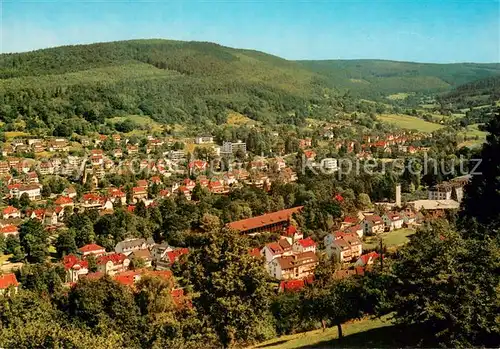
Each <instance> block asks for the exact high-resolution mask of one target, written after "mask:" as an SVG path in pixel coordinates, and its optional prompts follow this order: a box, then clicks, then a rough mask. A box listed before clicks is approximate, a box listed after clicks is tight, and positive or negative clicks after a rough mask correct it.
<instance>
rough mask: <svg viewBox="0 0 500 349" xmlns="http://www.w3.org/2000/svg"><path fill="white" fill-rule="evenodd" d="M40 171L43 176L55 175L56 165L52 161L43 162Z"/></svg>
mask: <svg viewBox="0 0 500 349" xmlns="http://www.w3.org/2000/svg"><path fill="white" fill-rule="evenodd" d="M38 170H39V171H40V173H41V174H42V175H49V174H54V171H55V169H54V165H53V164H52V162H50V161H46V162H41V163H40V166H39V169H38Z"/></svg>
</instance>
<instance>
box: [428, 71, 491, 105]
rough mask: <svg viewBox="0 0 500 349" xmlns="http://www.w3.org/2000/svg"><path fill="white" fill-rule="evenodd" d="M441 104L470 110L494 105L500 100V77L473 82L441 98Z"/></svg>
mask: <svg viewBox="0 0 500 349" xmlns="http://www.w3.org/2000/svg"><path fill="white" fill-rule="evenodd" d="M438 100H439V102H440V103H441V104H444V105H446V104H452V105H454V106H455V107H457V108H470V107H477V106H482V105H486V104H494V103H495V102H496V101H498V100H500V75H496V76H491V77H488V78H484V79H479V80H476V81H472V82H469V83H466V84H463V85H460V86H458V87H457V88H455V89H453V91H450V92H447V93H445V94H443V95H441V96H439V99H438Z"/></svg>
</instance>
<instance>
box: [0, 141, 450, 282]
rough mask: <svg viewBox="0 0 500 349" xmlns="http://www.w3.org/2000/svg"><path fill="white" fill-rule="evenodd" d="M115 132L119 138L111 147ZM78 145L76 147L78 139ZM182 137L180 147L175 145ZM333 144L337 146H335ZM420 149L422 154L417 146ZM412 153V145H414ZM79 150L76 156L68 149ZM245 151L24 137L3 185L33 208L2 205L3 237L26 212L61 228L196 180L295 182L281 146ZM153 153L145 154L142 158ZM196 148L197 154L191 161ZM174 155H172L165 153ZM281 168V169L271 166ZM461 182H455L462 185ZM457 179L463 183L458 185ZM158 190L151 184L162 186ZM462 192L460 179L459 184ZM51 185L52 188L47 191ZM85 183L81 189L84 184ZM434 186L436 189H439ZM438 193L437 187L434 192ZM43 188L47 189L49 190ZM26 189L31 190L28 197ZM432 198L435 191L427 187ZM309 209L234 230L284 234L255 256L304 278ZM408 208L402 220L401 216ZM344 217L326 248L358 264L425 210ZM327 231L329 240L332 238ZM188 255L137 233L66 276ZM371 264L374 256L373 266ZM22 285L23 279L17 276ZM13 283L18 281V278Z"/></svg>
mask: <svg viewBox="0 0 500 349" xmlns="http://www.w3.org/2000/svg"><path fill="white" fill-rule="evenodd" d="M419 137H421V136H419V135H409V134H405V133H400V134H394V135H392V136H389V135H388V136H387V137H386V138H385V139H382V138H378V137H372V138H367V139H366V140H363V142H360V148H361V150H360V151H358V152H357V153H356V154H355V155H356V156H357V155H359V154H362V153H364V154H368V155H371V149H372V147H375V148H379V147H380V148H383V149H389V147H391V146H396V145H401V146H403V145H408V144H410V143H411V141H413V140H418V139H419ZM109 138H111V139H112V140H113V142H114V144H113V145H112V146H110V147H104V144H106V142H108V141H109ZM326 138H327V139H328V141H329V142H330V141H331V142H333V143H334V144H335V146H336V147H338V149H340V147H342V146H344V147H345V149H347V151H348V152H352V153H354V152H356V151H355V148H356V147H354V142H353V141H351V140H347V139H345V140H338V139H337V140H336V139H335V133H334V132H333V136H332V135H331V134H329V135H327V137H326ZM77 142H79V144H78V146H75V143H77ZM174 142H176V143H179V144H181V145H182V147H172V146H171V145H172V144H173V143H174ZM298 142H299V147H300V148H302V149H304V154H305V155H306V157H307V158H308V160H310V161H315V162H317V163H320V164H323V166H325V167H326V168H328V169H330V170H335V169H336V168H337V166H338V164H337V159H333V158H332V159H330V158H328V159H325V158H322V157H321V156H320V155H319V154H322V153H321V152H319V151H317V149H312V147H313V143H314V142H313V141H312V139H311V138H310V137H307V138H303V139H300V140H298ZM188 143H190V144H191V145H192V144H193V143H194V144H196V145H204V144H213V147H215V148H217V151H215V154H217V156H219V154H220V156H221V157H229V159H230V160H229V167H228V170H225V171H221V172H220V173H211V172H210V170H211V169H210V166H209V162H208V160H207V159H201V158H196V157H193V154H192V152H191V151H188V150H187V149H184V148H183V147H184V146H185V145H186V144H188ZM333 143H332V144H333ZM413 149H414V150H415V151H422V149H421V148H418V147H414V148H413ZM407 150H408V148H407ZM27 151H28V152H29V153H33V154H35V155H36V156H35V159H31V158H29V159H28V158H24V157H22V156H24V155H23V154H28V153H27ZM69 152H71V155H68V153H69ZM237 153H238V155H241V154H243V155H246V154H247V153H249V152H248V150H247V144H246V143H245V142H242V141H237V142H232V141H226V142H223V143H222V145H220V146H217V145H215V144H214V137H212V136H205V135H203V136H199V137H195V138H193V139H191V140H190V141H189V142H187V141H185V140H181V139H172V138H171V137H161V136H156V135H155V136H154V137H153V136H151V137H148V138H147V139H146V140H145V141H144V142H142V143H141V142H138V141H135V142H134V143H133V142H132V141H130V140H129V139H127V137H125V136H124V135H120V134H113V135H98V136H89V137H82V138H81V139H79V140H77V141H74V140H73V139H72V140H71V141H70V140H69V139H63V138H57V139H33V138H29V137H27V138H22V137H20V138H17V139H13V140H11V141H10V142H6V143H5V144H4V145H3V147H2V154H3V156H4V160H2V161H0V179H1V181H2V184H3V185H4V186H5V189H6V190H5V191H4V198H5V199H6V200H10V199H12V198H16V199H21V196H23V194H26V195H27V196H28V198H29V199H30V201H31V203H32V205H33V207H32V208H29V209H27V210H20V209H18V208H16V207H14V206H8V205H6V206H5V207H3V208H2V218H3V221H2V222H0V234H2V235H3V236H9V235H13V236H15V235H18V234H19V225H20V224H21V223H22V222H23V221H24V220H26V219H29V218H35V219H39V220H40V221H41V222H42V223H43V224H44V225H45V227H46V228H47V229H54V227H56V228H63V227H64V217H65V215H71V214H72V213H73V212H75V211H79V212H81V211H85V210H96V211H98V212H99V214H100V215H103V214H109V213H112V212H113V211H114V209H116V207H117V206H120V205H121V206H123V207H126V209H127V210H128V211H129V212H133V211H134V208H135V206H136V205H137V203H138V202H141V201H142V202H144V203H145V204H146V206H150V205H154V204H156V203H157V202H158V200H162V199H164V198H166V197H171V196H174V195H184V197H185V198H186V199H187V200H192V199H193V197H194V196H192V192H193V190H194V189H195V187H196V186H197V185H199V186H200V187H202V188H205V189H206V190H208V191H209V192H211V193H212V194H215V195H228V193H230V192H231V190H234V188H238V187H240V186H243V185H249V186H255V187H259V188H263V189H264V190H270V188H271V185H272V183H273V181H275V180H279V181H280V182H282V183H290V182H294V181H296V180H297V173H296V172H295V170H294V166H293V162H291V161H290V159H289V158H288V157H287V156H286V154H284V152H283V151H280V152H277V155H279V156H275V155H273V156H260V157H256V156H253V155H252V154H250V155H252V158H249V160H248V161H245V160H243V159H240V160H238V161H236V160H235V159H231V156H233V157H234V155H236V154H237ZM146 155H147V157H148V159H145V158H144V157H146ZM188 155H190V156H191V157H190V158H189V159H188ZM167 158H168V159H167ZM134 166H136V167H137V168H139V169H141V170H143V171H144V173H145V175H144V176H143V177H141V179H139V180H137V181H135V182H134V183H133V185H130V186H129V187H127V186H126V185H121V186H112V185H110V184H104V183H109V182H107V181H105V180H104V179H105V177H106V176H107V175H108V174H113V173H117V174H122V173H127V171H131V169H135V167H134ZM273 172H276V173H273ZM57 176H60V177H63V178H65V179H66V180H67V181H69V182H70V183H74V182H80V183H81V184H82V185H85V188H86V189H85V190H83V192H82V189H81V188H82V186H75V185H73V184H70V185H67V186H66V187H65V188H64V189H63V190H62V192H59V191H58V192H57V193H52V192H50V191H49V193H48V194H47V193H46V191H45V190H44V184H46V183H47V179H49V178H56V177H57ZM454 183H455V182H454ZM456 183H458V182H456ZM155 187H157V188H156V189H158V190H153V189H155ZM453 188H455V191H456V194H454V195H453V196H452V197H457V198H458V197H460V191H459V185H458V184H453ZM45 189H46V188H45ZM77 189H78V191H77ZM431 191H433V190H431ZM431 191H430V192H431ZM42 193H44V194H43V196H42ZM26 195H25V196H26ZM429 195H431V194H429ZM301 210H302V207H294V208H289V209H285V210H280V211H277V212H268V213H266V214H263V215H261V216H256V217H251V218H247V219H244V220H241V221H236V222H231V223H229V224H228V225H227V227H228V228H230V229H233V230H235V231H238V232H240V233H241V234H250V235H252V234H259V233H262V232H278V233H279V234H280V239H279V240H278V241H275V242H272V243H270V244H266V245H265V246H261V248H259V249H258V250H257V251H254V252H253V253H252V255H254V256H255V257H256V258H263V260H265V268H266V270H267V271H268V273H269V275H271V276H272V277H274V278H275V279H278V280H292V279H298V280H306V279H307V278H310V277H312V276H313V273H314V269H315V268H316V266H317V264H318V254H320V253H323V251H319V250H318V246H317V243H316V242H315V241H314V240H313V239H311V238H310V237H305V238H304V236H303V233H302V232H301V231H300V229H298V228H297V227H296V226H295V225H294V222H293V215H294V214H297V213H300V211H301ZM397 214H400V218H402V222H401V219H396V215H397ZM345 220H346V222H343V223H342V227H341V230H342V231H343V232H344V235H343V236H341V237H337V238H336V236H333V237H332V238H329V236H332V234H330V235H328V236H327V237H326V238H325V241H324V245H325V251H326V253H327V254H329V255H330V256H334V255H335V256H338V258H339V259H340V260H342V261H343V262H345V263H347V262H351V263H352V262H356V261H357V260H358V259H359V257H360V256H361V253H362V248H361V245H360V243H358V242H360V239H361V238H362V237H363V236H364V235H365V234H378V233H381V232H383V231H384V230H386V229H387V227H389V229H399V228H400V227H402V226H403V225H404V226H406V225H411V224H414V223H416V221H417V215H416V214H415V213H414V212H413V211H411V210H410V211H408V212H406V213H404V214H403V213H401V212H399V213H398V212H396V213H394V214H392V213H388V214H387V215H383V216H382V217H379V216H372V217H370V216H367V217H364V218H363V219H358V218H355V219H353V220H352V221H349V219H348V218H346V219H345ZM327 238H328V239H329V240H328V241H326V240H327ZM187 253H189V250H188V249H185V248H175V247H172V246H168V245H166V244H156V243H155V242H154V241H152V240H151V239H148V240H145V239H140V238H131V239H126V240H124V241H121V242H118V243H117V245H116V246H115V249H114V251H106V249H105V248H103V247H102V246H99V245H96V244H90V245H86V246H83V247H81V248H80V249H79V250H78V253H76V254H75V255H70V256H66V257H65V258H64V259H63V261H62V263H63V265H64V267H65V270H66V273H67V282H76V281H78V279H79V278H80V277H81V276H88V275H89V274H92V273H91V272H90V271H89V270H88V262H87V261H86V259H87V258H88V257H89V256H90V255H93V256H95V257H96V261H97V268H98V272H101V273H104V274H109V275H120V274H121V273H126V272H129V270H128V269H129V265H130V262H131V260H132V259H134V258H135V259H137V258H141V259H143V260H144V261H145V263H146V266H148V267H149V266H151V267H155V268H158V269H168V268H169V267H170V266H171V265H172V264H173V263H175V262H176V261H178V260H180V259H182V256H183V255H185V254H187ZM365 264H366V263H365ZM15 283H17V281H16V282H15ZM15 283H13V284H15Z"/></svg>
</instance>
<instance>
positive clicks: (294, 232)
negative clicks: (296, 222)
mask: <svg viewBox="0 0 500 349" xmlns="http://www.w3.org/2000/svg"><path fill="white" fill-rule="evenodd" d="M281 238H282V239H287V240H288V242H289V243H290V244H291V245H293V243H294V242H295V241H298V240H300V239H303V238H304V235H303V234H302V232H301V231H299V230H298V229H297V228H296V227H295V226H293V225H289V226H288V227H286V228H285V230H284V232H283V233H281Z"/></svg>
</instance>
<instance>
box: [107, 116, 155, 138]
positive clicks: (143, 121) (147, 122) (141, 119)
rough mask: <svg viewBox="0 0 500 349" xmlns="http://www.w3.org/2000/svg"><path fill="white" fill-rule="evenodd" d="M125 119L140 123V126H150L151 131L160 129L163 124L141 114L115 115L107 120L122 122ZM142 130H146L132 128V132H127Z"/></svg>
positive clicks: (136, 132)
mask: <svg viewBox="0 0 500 349" xmlns="http://www.w3.org/2000/svg"><path fill="white" fill-rule="evenodd" d="M127 119H128V120H131V121H133V122H135V123H136V124H137V125H140V126H150V127H151V131H153V132H155V131H161V130H162V129H163V126H162V125H161V124H160V123H158V122H156V121H154V120H153V119H151V118H150V117H149V116H142V115H129V116H117V117H114V118H111V119H109V120H110V121H111V122H112V123H118V122H123V121H125V120H127ZM144 132H146V131H144V130H133V131H132V132H129V134H130V135H133V134H140V133H144Z"/></svg>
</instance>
